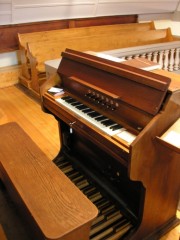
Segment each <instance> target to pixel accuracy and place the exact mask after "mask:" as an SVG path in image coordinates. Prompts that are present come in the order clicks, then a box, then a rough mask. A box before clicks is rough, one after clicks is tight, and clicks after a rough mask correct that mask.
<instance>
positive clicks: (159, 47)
mask: <svg viewBox="0 0 180 240" xmlns="http://www.w3.org/2000/svg"><path fill="white" fill-rule="evenodd" d="M103 53H105V54H109V55H112V56H115V57H120V58H123V59H125V60H129V59H135V58H146V59H148V60H150V61H153V62H156V63H158V64H159V65H160V66H161V68H162V69H163V70H167V71H170V72H173V71H178V70H180V41H174V42H166V43H157V44H149V45H145V46H137V47H129V48H121V49H114V50H111V51H104V52H103Z"/></svg>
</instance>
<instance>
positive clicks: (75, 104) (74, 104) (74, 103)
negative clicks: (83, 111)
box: [71, 101, 81, 106]
mask: <svg viewBox="0 0 180 240" xmlns="http://www.w3.org/2000/svg"><path fill="white" fill-rule="evenodd" d="M80 104H81V103H80V102H78V101H76V102H73V103H71V105H72V106H78V105H80Z"/></svg>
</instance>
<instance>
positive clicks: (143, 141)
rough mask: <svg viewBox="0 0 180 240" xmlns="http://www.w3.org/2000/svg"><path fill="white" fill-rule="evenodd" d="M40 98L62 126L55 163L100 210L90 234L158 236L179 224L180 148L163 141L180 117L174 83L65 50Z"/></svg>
mask: <svg viewBox="0 0 180 240" xmlns="http://www.w3.org/2000/svg"><path fill="white" fill-rule="evenodd" d="M55 85H56V87H58V88H61V89H62V92H61V93H60V94H59V96H58V97H54V96H53V95H54V94H51V93H50V92H49V91H48V90H49V89H50V87H52V86H55ZM41 96H42V98H41V99H42V108H43V110H44V111H46V112H49V113H51V114H53V115H54V116H55V118H56V119H57V121H58V123H59V132H60V141H61V149H60V152H59V154H58V156H57V158H56V159H54V163H55V164H56V165H57V166H58V167H59V168H60V170H62V171H63V172H64V174H66V175H67V176H68V177H69V178H70V179H71V181H72V182H74V184H75V185H76V186H77V187H79V188H80V190H81V191H82V192H83V193H84V194H85V195H86V196H87V197H88V198H89V199H90V200H91V201H92V202H93V203H94V204H95V205H96V206H97V208H98V209H99V215H98V217H97V219H95V221H94V222H93V224H92V227H91V231H90V233H89V238H90V239H93V240H117V239H128V240H130V239H131V240H140V239H158V238H159V237H160V236H161V235H163V234H164V233H165V232H167V231H168V230H170V229H171V228H172V227H174V226H175V225H177V224H178V223H179V220H178V219H177V218H176V209H177V204H178V200H179V189H180V176H179V172H178V168H179V166H180V162H179V159H178V158H179V148H178V147H176V146H171V144H164V141H163V139H162V138H161V136H162V135H163V133H164V132H165V131H166V130H167V129H168V128H170V126H171V125H172V124H173V123H175V122H176V121H177V120H178V118H179V117H180V108H179V105H180V101H179V99H180V90H179V81H173V80H171V79H170V78H168V77H166V76H162V75H159V74H155V73H152V72H147V71H143V70H140V69H136V68H134V67H131V66H126V65H123V64H122V63H118V62H112V61H110V60H107V59H102V58H99V57H97V56H92V55H90V54H87V53H81V52H78V51H74V50H70V49H67V50H66V51H65V52H63V53H62V60H61V63H60V65H59V68H58V81H57V78H56V80H55V81H54V79H49V80H48V81H47V82H46V83H45V84H44V85H43V86H42V87H41ZM77 239H78V237H77Z"/></svg>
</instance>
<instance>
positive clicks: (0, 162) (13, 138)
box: [0, 123, 98, 240]
mask: <svg viewBox="0 0 180 240" xmlns="http://www.w3.org/2000/svg"><path fill="white" fill-rule="evenodd" d="M0 132H1V135H0V177H1V179H2V181H3V183H4V185H5V187H6V189H7V190H8V192H9V195H10V196H11V198H12V200H13V201H14V203H15V205H16V206H17V208H18V210H19V211H21V213H22V215H23V217H24V221H25V222H26V221H27V226H28V227H29V230H30V231H31V233H32V235H33V236H32V237H33V238H32V239H38V240H40V239H46V240H51V239H54V240H59V239H62V240H77V239H79V240H87V239H89V231H90V226H91V222H92V220H93V219H94V218H95V217H96V215H97V213H98V210H97V208H96V207H95V206H94V204H92V202H90V200H88V199H87V198H86V197H85V195H84V194H83V193H82V192H81V191H80V190H79V189H78V188H77V187H76V186H75V185H74V184H73V183H72V182H71V181H70V180H69V179H68V178H67V177H66V176H65V175H64V174H63V173H62V172H61V171H60V169H59V168H57V167H56V165H55V164H54V163H53V162H51V161H50V160H49V159H48V158H47V157H46V155H45V154H44V153H43V152H42V151H41V150H40V149H39V148H38V146H37V145H36V144H35V143H34V142H33V141H32V140H31V139H30V137H29V136H28V135H27V134H26V133H25V132H24V131H23V130H22V129H21V128H20V126H19V125H17V124H16V123H7V124H4V125H1V126H0Z"/></svg>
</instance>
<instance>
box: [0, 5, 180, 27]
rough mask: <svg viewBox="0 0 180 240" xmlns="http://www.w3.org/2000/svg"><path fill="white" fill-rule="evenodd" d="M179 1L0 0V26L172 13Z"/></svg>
mask: <svg viewBox="0 0 180 240" xmlns="http://www.w3.org/2000/svg"><path fill="white" fill-rule="evenodd" d="M179 1H180V0H0V25H3V24H15V23H26V22H37V21H47V20H56V19H70V18H82V17H83V18H84V17H96V16H107V15H127V14H149V13H169V12H174V11H175V10H176V9H177V8H178V5H179Z"/></svg>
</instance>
